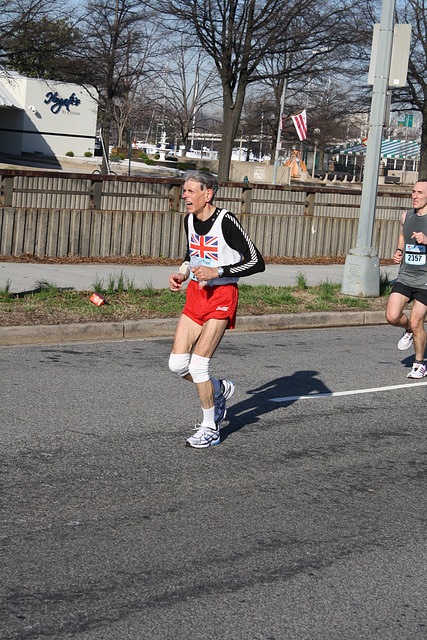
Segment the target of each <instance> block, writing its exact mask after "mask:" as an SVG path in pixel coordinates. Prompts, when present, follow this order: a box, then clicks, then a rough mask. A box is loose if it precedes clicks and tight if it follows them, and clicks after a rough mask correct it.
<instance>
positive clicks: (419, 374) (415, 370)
mask: <svg viewBox="0 0 427 640" xmlns="http://www.w3.org/2000/svg"><path fill="white" fill-rule="evenodd" d="M426 376H427V367H426V365H425V364H420V363H419V362H414V364H413V365H412V371H410V372H409V373H408V378H416V379H417V380H419V379H420V378H425V377H426Z"/></svg>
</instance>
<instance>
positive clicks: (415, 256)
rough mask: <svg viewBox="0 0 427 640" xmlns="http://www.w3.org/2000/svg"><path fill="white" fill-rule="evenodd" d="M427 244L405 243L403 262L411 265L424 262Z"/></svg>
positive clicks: (426, 254)
mask: <svg viewBox="0 0 427 640" xmlns="http://www.w3.org/2000/svg"><path fill="white" fill-rule="evenodd" d="M426 256H427V246H426V245H425V244H407V245H406V247H405V262H406V264H411V265H424V264H426Z"/></svg>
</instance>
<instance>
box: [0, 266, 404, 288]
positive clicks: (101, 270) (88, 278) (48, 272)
mask: <svg viewBox="0 0 427 640" xmlns="http://www.w3.org/2000/svg"><path fill="white" fill-rule="evenodd" d="M177 269H178V268H177V267H174V266H171V267H168V266H166V267H164V266H156V265H151V266H143V267H138V266H133V265H111V264H78V265H75V264H33V263H21V262H0V288H2V289H4V288H5V287H6V286H7V284H9V286H10V291H11V293H20V292H23V291H31V290H32V289H35V288H37V284H38V283H40V282H49V283H51V284H55V285H56V286H58V287H60V288H71V289H75V290H77V291H93V289H94V285H95V283H96V282H99V281H103V282H104V283H105V285H108V282H109V279H110V278H111V277H115V278H117V277H118V276H120V275H121V274H122V275H123V277H124V278H125V282H126V280H128V281H129V282H133V285H134V286H135V287H136V288H138V289H144V288H146V287H152V288H154V289H165V288H168V287H169V284H168V278H169V275H170V274H171V273H176V271H177ZM380 270H381V275H382V276H383V275H387V276H388V278H389V280H394V279H395V278H396V276H397V272H398V265H390V266H386V267H381V268H380ZM343 272H344V265H340V264H331V265H281V264H267V265H266V269H265V271H264V273H257V274H255V275H253V276H249V277H248V278H242V280H241V282H242V283H243V282H244V283H245V284H250V285H253V286H255V285H260V284H267V285H272V286H282V287H283V286H287V285H290V286H295V285H296V283H297V278H298V275H299V274H302V275H303V276H304V277H305V280H306V284H307V285H308V286H309V287H312V286H315V285H317V284H321V283H322V282H327V281H328V282H331V283H333V284H337V283H340V282H341V280H342V276H343Z"/></svg>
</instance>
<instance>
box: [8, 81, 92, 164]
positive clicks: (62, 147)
mask: <svg viewBox="0 0 427 640" xmlns="http://www.w3.org/2000/svg"><path fill="white" fill-rule="evenodd" d="M97 114H98V95H97V93H96V91H95V90H94V89H92V88H91V89H90V94H89V92H88V91H87V90H86V89H85V87H82V86H80V85H77V84H70V83H65V82H56V81H53V80H39V79H36V78H26V77H25V76H21V75H19V74H17V73H10V74H5V73H1V74H0V152H1V153H3V154H11V155H21V154H23V153H31V154H34V153H36V154H42V155H45V156H64V155H65V154H66V153H67V152H68V151H72V152H73V153H74V155H75V156H83V155H84V153H85V152H86V151H91V152H92V153H94V145H95V134H96V120H97Z"/></svg>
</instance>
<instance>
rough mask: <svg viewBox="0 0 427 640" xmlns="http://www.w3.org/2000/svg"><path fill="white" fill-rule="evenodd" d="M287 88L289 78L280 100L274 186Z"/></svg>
mask: <svg viewBox="0 0 427 640" xmlns="http://www.w3.org/2000/svg"><path fill="white" fill-rule="evenodd" d="M287 88H288V78H287V77H286V78H285V80H284V82H283V91H282V97H281V100H280V113H279V124H278V127H277V140H276V152H275V155H274V170H273V181H272V183H271V184H273V185H274V184H276V178H277V166H278V164H279V146H280V138H281V135H282V118H283V110H284V108H285V97H286V91H287Z"/></svg>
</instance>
